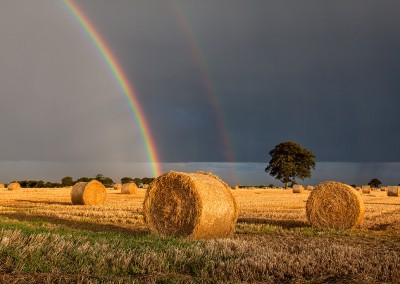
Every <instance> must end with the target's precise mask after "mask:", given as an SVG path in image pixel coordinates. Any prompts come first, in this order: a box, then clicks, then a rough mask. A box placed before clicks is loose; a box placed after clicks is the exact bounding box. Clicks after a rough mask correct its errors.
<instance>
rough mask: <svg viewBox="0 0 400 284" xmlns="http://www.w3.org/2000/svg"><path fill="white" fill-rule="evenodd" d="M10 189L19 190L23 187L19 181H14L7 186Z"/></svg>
mask: <svg viewBox="0 0 400 284" xmlns="http://www.w3.org/2000/svg"><path fill="white" fill-rule="evenodd" d="M7 189H8V190H18V189H21V185H20V184H19V183H18V182H12V183H10V184H9V185H8V186H7Z"/></svg>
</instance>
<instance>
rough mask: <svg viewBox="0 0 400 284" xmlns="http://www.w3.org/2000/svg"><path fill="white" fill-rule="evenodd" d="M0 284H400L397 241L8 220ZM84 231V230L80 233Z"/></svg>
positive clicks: (244, 227) (265, 228)
mask: <svg viewBox="0 0 400 284" xmlns="http://www.w3.org/2000/svg"><path fill="white" fill-rule="evenodd" d="M0 222H1V225H0V274H1V276H0V282H7V283H8V282H11V281H9V280H12V279H14V280H13V281H15V280H18V281H17V283H24V282H26V283H35V282H36V283H46V282H48V283H77V282H81V283H86V282H93V283H96V282H98V283H107V282H109V283H135V281H136V282H137V283H181V282H182V283H187V282H194V283H196V282H197V283H215V282H226V283H238V282H252V283H254V282H262V283H277V282H285V283H291V282H293V283H327V282H328V283H343V282H348V283H351V282H354V283H360V282H363V283H375V282H376V283H382V282H395V281H397V279H400V269H399V268H400V253H399V252H400V245H399V242H398V241H399V238H398V237H396V236H392V237H393V238H391V237H389V236H380V235H373V234H372V235H369V234H368V233H367V232H363V231H353V232H350V231H332V230H314V229H312V228H309V227H300V228H291V229H283V228H282V227H279V226H271V225H265V224H264V225H263V224H244V223H239V224H238V226H237V233H236V234H235V236H234V237H233V238H230V239H221V240H207V241H188V240H184V239H179V238H162V237H157V236H153V235H150V234H148V233H146V232H143V233H141V234H137V233H135V234H130V233H129V232H119V231H116V232H112V231H93V230H82V229H73V228H71V227H55V228H54V227H47V226H46V223H45V222H42V221H41V222H27V221H26V222H25V221H15V220H10V219H7V218H2V219H0ZM77 227H78V228H81V227H82V226H77Z"/></svg>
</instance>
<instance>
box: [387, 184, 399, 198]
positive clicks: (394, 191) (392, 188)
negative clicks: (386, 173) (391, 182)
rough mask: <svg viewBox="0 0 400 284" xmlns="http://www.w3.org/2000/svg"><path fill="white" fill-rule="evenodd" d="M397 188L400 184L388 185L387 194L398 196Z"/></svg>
mask: <svg viewBox="0 0 400 284" xmlns="http://www.w3.org/2000/svg"><path fill="white" fill-rule="evenodd" d="M399 188H400V186H388V187H387V196H399Z"/></svg>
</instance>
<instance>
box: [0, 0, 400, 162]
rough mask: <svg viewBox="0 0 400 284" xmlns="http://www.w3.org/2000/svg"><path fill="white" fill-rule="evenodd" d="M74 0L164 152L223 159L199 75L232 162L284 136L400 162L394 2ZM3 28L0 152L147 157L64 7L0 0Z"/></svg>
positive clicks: (263, 155) (318, 148) (398, 22)
mask: <svg viewBox="0 0 400 284" xmlns="http://www.w3.org/2000/svg"><path fill="white" fill-rule="evenodd" d="M75 2H76V3H77V4H78V5H79V6H80V7H81V8H82V9H83V11H84V12H85V13H86V14H87V15H88V16H89V18H90V20H91V21H92V22H93V23H94V25H95V26H96V28H97V29H98V30H99V32H100V34H101V35H102V36H104V38H105V40H106V42H107V43H108V44H109V46H110V48H111V50H112V51H113V52H114V53H115V55H116V56H117V58H118V61H119V62H120V64H121V66H122V67H123V68H124V70H125V71H126V73H127V76H128V78H129V80H130V82H131V83H132V84H133V85H134V86H135V88H136V90H137V93H138V99H139V101H140V103H141V105H142V106H143V108H144V110H145V114H146V117H147V119H148V120H149V124H150V128H151V131H152V134H153V136H154V138H155V143H156V146H157V149H158V151H159V152H160V156H161V159H162V161H163V162H182V161H197V162H198V161H225V157H224V155H223V152H224V151H223V149H222V148H223V147H226V145H224V142H223V140H222V139H221V130H220V129H219V128H218V123H217V122H216V117H218V116H217V115H216V114H215V113H214V106H213V104H212V103H211V102H210V100H209V95H207V88H206V86H205V84H204V80H203V78H204V76H209V78H210V79H211V81H212V83H213V87H214V88H215V90H216V96H217V100H218V101H219V102H220V109H219V111H220V112H221V113H222V116H223V118H224V119H225V124H226V125H225V126H226V127H227V133H228V134H229V141H230V143H232V146H233V149H234V152H235V153H234V155H235V159H236V161H251V162H257V161H259V162H264V161H267V160H268V152H269V150H270V149H271V148H272V147H273V146H274V145H276V144H277V143H279V142H281V141H285V140H295V141H297V142H299V143H300V144H302V145H303V146H305V147H306V148H308V149H310V150H312V151H313V152H315V153H316V155H317V159H318V160H319V161H354V162H366V161H371V162H376V161H399V159H400V147H398V145H397V141H398V139H399V138H400V137H399V136H400V134H399V132H398V129H399V127H400V120H399V119H398V118H397V108H398V105H399V103H400V96H399V91H400V80H399V79H398V78H399V75H400V53H399V52H398V51H399V50H400V34H399V33H398V27H399V26H400V17H398V15H399V12H400V3H399V2H398V1H384V2H383V1H379V2H377V1H329V2H327V1H323V2H322V1H282V0H279V1H237V0H229V1H228V0H224V1H197V0H196V1H194V0H190V1H188V0H185V1H172V0H171V1H155V0H141V1H138V0H134V1H132V0H124V1H123V0H116V1H106V0H84V1H83V0H82V1H80V0H75ZM13 3H14V4H13ZM19 3H23V5H22V6H23V8H22V7H21V4H19ZM175 5H177V6H175ZM176 11H182V12H183V17H184V18H186V19H187V22H186V24H188V28H189V30H191V31H192V32H193V34H192V37H193V38H194V39H195V42H189V41H190V39H191V37H187V35H185V33H184V31H185V29H184V28H182V26H181V24H182V22H180V20H179V19H178V18H177V14H176ZM0 27H1V29H0V32H1V36H2V43H1V45H0V46H1V47H0V48H1V51H2V52H1V53H0V54H2V55H1V58H0V60H1V62H0V64H1V65H0V88H1V92H2V95H1V104H0V120H1V121H2V128H1V132H2V133H7V137H12V139H10V138H8V139H3V140H2V149H1V153H0V159H1V160H22V159H24V160H48V161H66V160H67V161H75V160H84V161H87V160H90V161H92V160H97V159H98V160H102V161H108V160H115V161H147V157H146V155H145V152H144V151H143V145H142V142H141V137H140V133H139V131H138V128H137V125H136V123H135V122H134V121H133V119H132V117H129V108H128V106H127V103H126V101H125V99H124V98H123V96H122V95H121V94H120V93H119V90H118V87H117V86H116V83H115V81H114V79H113V78H112V76H111V74H110V73H109V70H108V69H107V68H105V66H104V63H103V62H102V61H101V58H100V56H99V54H98V53H97V51H96V50H95V49H94V47H93V44H92V43H91V42H90V41H89V40H88V39H87V37H85V35H84V33H83V31H82V28H81V27H80V26H79V25H78V24H77V23H76V21H75V20H74V19H73V17H72V15H71V14H69V13H68V11H67V9H66V8H65V7H63V6H62V4H59V3H57V4H55V3H54V1H39V2H35V3H34V4H33V3H31V2H30V1H24V2H18V4H15V2H11V1H10V2H4V3H2V4H1V9H0ZM191 44H195V45H196V46H197V47H198V50H200V52H201V54H199V53H196V51H193V49H192V48H191ZM199 56H200V57H201V56H204V58H205V62H206V67H207V73H206V74H202V69H201V67H200V66H199V65H198V59H199V58H197V57H199ZM3 137H4V136H3Z"/></svg>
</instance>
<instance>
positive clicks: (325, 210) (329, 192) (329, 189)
mask: <svg viewBox="0 0 400 284" xmlns="http://www.w3.org/2000/svg"><path fill="white" fill-rule="evenodd" d="M364 212H365V206H364V202H363V200H362V198H361V196H360V194H359V193H358V192H357V191H356V190H355V189H354V188H353V187H351V186H349V185H346V184H343V183H340V182H334V181H327V182H323V183H320V184H319V185H317V186H316V187H315V188H314V190H313V191H312V192H311V193H310V196H309V198H308V200H307V204H306V214H307V219H308V221H309V222H310V224H311V225H312V226H313V227H317V228H333V229H351V228H354V227H356V226H357V225H359V224H361V222H362V220H363V218H364Z"/></svg>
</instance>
